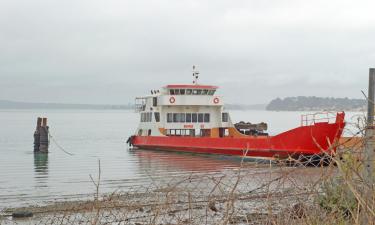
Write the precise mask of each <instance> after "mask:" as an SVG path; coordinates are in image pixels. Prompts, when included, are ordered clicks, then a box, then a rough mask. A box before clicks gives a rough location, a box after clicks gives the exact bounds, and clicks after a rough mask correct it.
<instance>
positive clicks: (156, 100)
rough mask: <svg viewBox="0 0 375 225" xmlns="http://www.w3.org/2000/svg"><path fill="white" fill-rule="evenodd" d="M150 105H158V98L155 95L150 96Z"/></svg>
mask: <svg viewBox="0 0 375 225" xmlns="http://www.w3.org/2000/svg"><path fill="white" fill-rule="evenodd" d="M152 106H154V107H155V106H158V98H157V97H152Z"/></svg>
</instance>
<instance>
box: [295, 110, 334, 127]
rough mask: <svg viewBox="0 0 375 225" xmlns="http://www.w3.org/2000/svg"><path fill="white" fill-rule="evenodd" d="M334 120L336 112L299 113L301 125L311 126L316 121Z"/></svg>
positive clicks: (327, 121) (329, 121) (328, 121)
mask: <svg viewBox="0 0 375 225" xmlns="http://www.w3.org/2000/svg"><path fill="white" fill-rule="evenodd" d="M335 120H336V112H317V113H311V114H304V115H301V126H311V125H314V124H316V123H324V122H326V123H331V122H334V121H335Z"/></svg>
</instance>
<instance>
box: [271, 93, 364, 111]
mask: <svg viewBox="0 0 375 225" xmlns="http://www.w3.org/2000/svg"><path fill="white" fill-rule="evenodd" d="M365 107H366V100H363V99H349V98H322V97H315V96H310V97H305V96H299V97H287V98H284V99H281V98H276V99H274V100H272V101H271V102H270V103H269V104H268V105H267V107H266V110H270V111H341V110H344V111H359V110H362V109H364V108H365Z"/></svg>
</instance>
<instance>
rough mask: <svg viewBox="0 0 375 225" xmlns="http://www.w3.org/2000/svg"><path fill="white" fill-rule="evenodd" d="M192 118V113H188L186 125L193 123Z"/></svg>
mask: <svg viewBox="0 0 375 225" xmlns="http://www.w3.org/2000/svg"><path fill="white" fill-rule="evenodd" d="M188 118H189V120H188ZM191 119H192V118H191V113H186V115H185V121H186V123H191V121H192V120H191Z"/></svg>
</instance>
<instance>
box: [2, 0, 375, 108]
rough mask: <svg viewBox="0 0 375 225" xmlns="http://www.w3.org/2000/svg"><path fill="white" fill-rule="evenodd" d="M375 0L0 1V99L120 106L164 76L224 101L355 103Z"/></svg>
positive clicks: (363, 82)
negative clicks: (209, 87)
mask: <svg viewBox="0 0 375 225" xmlns="http://www.w3.org/2000/svg"><path fill="white" fill-rule="evenodd" d="M374 9H375V1H373V0H369V1H359V0H355V1H354V0H352V1H346V0H330V1H327V0H314V1H311V0H306V1H304V0H244V1H241V0H228V1H225V0H169V1H167V0H134V1H127V0H102V1H95V0H59V1H55V0H44V1H43V0H0V99H8V100H18V101H29V102H66V103H109V104H127V103H128V102H133V98H134V97H135V96H138V95H143V94H148V93H149V90H150V89H157V88H159V87H161V86H163V85H165V84H170V83H190V82H191V80H192V76H191V66H192V65H193V64H196V65H198V66H199V70H200V72H201V76H200V83H204V84H214V85H219V86H220V87H221V90H220V94H222V95H224V96H225V97H226V102H228V103H244V104H255V103H267V102H268V101H270V100H271V99H273V98H275V97H286V96H300V95H308V96H310V95H316V96H333V97H351V98H361V97H362V94H361V92H360V91H361V90H367V80H368V68H369V67H374V66H375V13H374Z"/></svg>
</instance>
